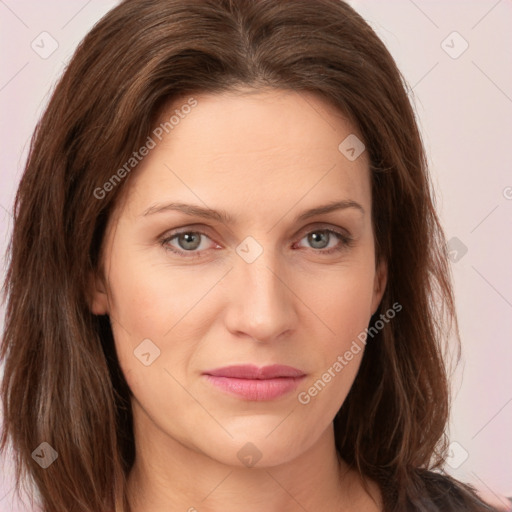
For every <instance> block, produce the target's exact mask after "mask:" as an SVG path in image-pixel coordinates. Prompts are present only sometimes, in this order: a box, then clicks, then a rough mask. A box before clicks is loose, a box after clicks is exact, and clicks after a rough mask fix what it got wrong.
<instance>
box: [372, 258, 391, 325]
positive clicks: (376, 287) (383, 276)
mask: <svg viewBox="0 0 512 512" xmlns="http://www.w3.org/2000/svg"><path fill="white" fill-rule="evenodd" d="M387 282H388V266H387V264H386V262H385V261H384V260H381V261H380V262H379V263H378V265H377V268H376V270H375V279H374V281H373V298H372V309H371V310H372V315H374V314H375V313H376V312H377V309H379V305H380V301H381V300H382V296H383V295H384V291H385V290H386V284H387Z"/></svg>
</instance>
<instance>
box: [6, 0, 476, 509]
mask: <svg viewBox="0 0 512 512" xmlns="http://www.w3.org/2000/svg"><path fill="white" fill-rule="evenodd" d="M242 86H243V87H253V88H261V87H274V88H281V89H289V90H295V91H297V92H300V91H311V92H314V93H315V94H317V95H318V96H320V97H322V98H323V99H325V100H327V101H328V102H329V103H330V104H331V105H332V106H333V108H334V109H338V110H339V111H340V112H342V113H343V114H345V115H346V116H348V118H349V119H351V120H353V122H354V123H355V124H356V126H357V127H358V128H359V131H360V133H361V134H362V136H363V138H364V144H365V145H366V149H367V151H368V155H369V158H370V164H371V180H372V210H373V218H372V222H373V225H374V232H375V234H376V235H375V236H376V256H377V258H378V260H379V261H380V260H385V261H386V262H387V263H388V284H387V288H386V291H385V294H384V297H383V299H382V302H381V305H380V308H379V311H378V312H377V314H376V315H377V316H378V315H379V313H380V311H386V310H388V309H389V308H392V305H393V304H394V303H395V302H399V303H400V304H401V305H402V306H403V310H402V311H401V312H400V314H399V318H398V319H397V320H396V321H392V322H389V323H386V324H385V326H384V328H383V329H381V330H380V331H379V332H378V334H377V335H376V336H375V337H374V338H373V339H369V341H368V344H367V347H366V351H365V354H364V357H363V361H362V364H361V367H360V370H359V373H358V375H357V377H356V379H355V382H354V384H353V386H352V388H351V391H350V393H349V395H348V397H347V399H346V400H345V402H344V404H343V406H342V407H341V409H340V411H339V412H338V414H337V416H336V418H335V436H336V446H337V449H338V451H339V452H340V454H341V455H342V457H343V458H344V459H345V460H346V461H347V462H348V463H349V464H352V465H353V466H354V467H356V468H357V469H358V471H359V472H360V473H361V475H364V476H366V477H370V478H373V479H375V480H376V481H377V482H378V484H379V486H380V488H381V491H382V494H383V498H384V505H385V510H386V511H410V510H448V509H449V510H454V509H457V510H462V509H464V510H475V511H476V510H484V509H485V508H484V506H483V504H481V502H479V501H478V500H477V498H476V496H475V495H474V493H473V490H472V489H471V488H470V487H468V486H465V485H463V484H460V485H456V486H455V480H451V479H450V478H449V477H448V476H444V475H442V474H440V473H438V472H437V473H436V472H432V471H427V470H429V469H430V470H431V469H435V468H441V465H442V463H443V461H444V459H445V456H446V434H445V427H446V423H447V418H448V412H449V394H448V380H447V371H446V367H445V363H444V359H443V353H442V352H443V347H444V342H445V341H446V340H447V339H448V334H449V332H450V331H451V329H452V328H454V331H455V333H456V335H457V336H458V328H457V323H456V316H455V307H454V299H453V292H452V288H451V279H450V274H449V267H448V263H447V257H446V253H445V239H444V235H443V231H442V228H441V226H440V223H439V220H438V217H437V215H436V212H435V208H434V204H433V199H432V198H433V193H432V191H431V185H430V182H429V177H428V172H427V163H426V158H425V154H424V149H423V145H422V141H421V138H420V134H419V132H418V128H417V125H416V121H415V118H414V113H413V110H412V108H411V105H410V102H409V98H408V94H407V86H406V84H405V81H404V80H403V78H402V76H401V74H400V72H399V71H398V69H397V67H396V65H395V62H394V60H393V58H392V57H391V55H390V54H389V52H388V51H387V50H386V48H385V47H384V45H383V43H382V42H381V41H380V40H379V38H378V37H377V35H376V34H375V33H374V32H373V30H372V29H371V28H370V27H369V26H368V24H367V23H366V22H365V21H364V20H363V19H362V18H361V16H360V15H358V14H357V13H356V12H355V11H354V10H353V9H352V8H351V7H350V6H348V5H347V4H346V3H343V2H341V1H339V0H294V1H286V0H279V1H277V0H190V1H188V2H183V1H182V0H151V1H148V0H125V1H124V2H122V3H121V4H120V5H119V6H117V7H116V8H114V9H113V10H112V11H110V12H109V13H108V14H107V15H106V16H105V17H104V18H103V19H102V20H101V21H100V22H98V23H97V24H96V25H95V27H94V28H93V29H92V30H91V31H90V33H89V34H88V35H87V36H86V38H85V39H84V40H83V42H82V43H81V44H80V45H79V47H78V49H77V51H76V53H75V55H74V56H73V59H72V60H71V62H70V64H69V66H68V67H67V69H66V71H65V73H64V75H63V76H62V78H61V80H60V82H59V83H58V86H57V87H56V89H55V91H54V94H53V96H52V98H51V101H50V103H49V105H48V107H47V109H46V112H45V114H44V115H43V117H42V119H41V120H40V122H39V124H38V126H37V128H36V130H35V133H34V136H33V139H32V143H31V147H30V153H29V158H28V162H27V165H26V168H25V172H24V174H23V176H22V179H21V182H20V185H19V189H18V192H17V196H16V200H15V206H14V231H13V236H12V240H11V243H10V246H9V250H10V253H9V255H10V261H9V267H8V272H7V277H6V282H5V285H4V287H5V289H4V292H5V296H6V297H7V299H8V300H7V308H6V324H5V333H4V337H3V343H2V347H1V352H0V358H1V359H2V360H3V361H4V362H5V374H4V378H3V381H2V388H1V394H2V399H3V412H4V430H3V432H2V437H1V445H0V447H1V448H2V450H5V448H6V446H7V445H8V441H9V440H10V441H11V443H12V446H13V448H14V450H15V451H14V454H15V460H16V471H17V473H16V474H17V482H18V485H19V483H20V482H21V481H22V480H23V479H24V477H25V476H27V475H28V476H29V477H30V478H31V479H33V481H34V482H35V484H36V485H37V488H38V490H39V491H40V495H41V500H42V505H43V508H44V510H45V511H47V512H53V511H59V512H61V511H62V510H66V511H75V510H80V511H88V512H93V511H94V512H98V511H107V510H113V509H115V510H116V511H121V510H127V509H128V508H129V507H128V504H127V500H126V477H127V474H128V472H129V470H130V468H131V466H132V464H133V461H134V440H133V431H132V424H131V420H132V417H131V407H130V392H129V389H128V386H127V384H126V382H125V380H124V378H123V375H122V373H121V371H120V368H119V365H118V362H117V359H116V354H115V350H114V344H113V339H112V332H111V329H110V324H109V321H108V318H107V317H102V316H95V315H93V314H92V313H91V312H90V310H89V301H88V290H89V284H90V275H91V273H94V272H99V270H100V268H99V264H100V250H101V247H102V239H103V235H104V231H105V226H106V222H107V220H108V219H109V216H110V215H111V212H112V210H113V208H114V206H115V205H116V201H117V198H118V197H119V195H120V193H121V190H122V189H123V187H124V186H125V185H126V181H128V180H129V179H130V176H127V177H126V179H124V180H123V182H122V183H119V185H118V186H116V187H114V188H113V189H112V190H111V191H109V193H108V194H105V196H104V197H103V198H101V199H98V198H97V195H95V190H97V189H98V188H101V187H103V185H104V184H105V183H106V182H107V181H109V179H110V178H111V177H112V175H113V172H115V170H116V169H118V168H119V167H120V166H122V165H123V164H124V163H125V162H126V161H127V160H128V159H129V158H130V156H131V155H132V152H133V151H134V150H136V149H137V148H139V147H141V146H142V145H143V144H144V142H145V141H146V139H147V137H148V135H149V134H150V133H151V130H152V128H153V127H154V122H155V120H156V119H157V116H158V115H159V113H160V112H161V111H162V108H163V107H164V106H165V105H167V104H168V103H169V101H172V100H173V98H176V97H178V96H182V95H183V94H193V93H200V92H210V93H212V92H213V93H215V92H222V91H227V90H233V89H235V88H238V87H242ZM340 142H341V141H340ZM135 172H136V171H135ZM373 320H374V318H372V321H373ZM454 322H455V323H454ZM457 340H458V338H457ZM459 355H460V354H459ZM43 441H46V442H48V443H49V444H50V445H51V446H52V447H53V448H54V449H55V450H56V451H57V452H58V459H57V462H55V463H54V464H52V465H51V466H49V467H48V468H47V469H44V470H43V469H42V468H41V467H40V466H39V465H38V464H37V463H36V462H35V461H34V460H33V459H32V457H31V453H32V452H33V450H34V449H35V448H36V447H37V446H38V445H39V444H40V443H41V442H43ZM449 481H450V482H452V483H453V484H454V486H453V489H455V488H457V489H458V491H457V492H453V490H452V491H450V492H448V489H452V488H451V487H447V482H449ZM443 500H444V501H443ZM445 506H446V508H442V507H445ZM457 507H459V508H457ZM461 507H464V508H461ZM466 507H467V508H466Z"/></svg>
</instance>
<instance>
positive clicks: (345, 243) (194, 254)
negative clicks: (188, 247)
mask: <svg viewBox="0 0 512 512" xmlns="http://www.w3.org/2000/svg"><path fill="white" fill-rule="evenodd" d="M187 233H193V234H197V235H203V236H206V237H207V238H209V237H208V235H207V234H206V233H203V232H201V231H192V230H183V231H178V232H174V233H171V234H170V235H169V236H166V237H165V238H164V239H162V240H161V242H160V243H161V245H162V247H163V248H164V249H165V250H166V251H170V252H172V253H174V254H177V255H179V256H183V257H185V258H199V257H201V256H202V254H201V253H202V252H203V251H182V250H179V249H176V248H174V247H171V246H169V245H167V244H168V243H169V242H170V241H171V240H173V239H174V238H176V237H178V236H179V235H184V234H187ZM312 233H329V234H332V235H335V236H336V237H337V238H338V239H339V240H340V242H341V244H339V245H337V246H336V247H331V248H330V249H327V250H323V249H312V250H313V251H314V252H316V253H320V254H333V253H338V252H341V251H343V250H345V249H348V248H350V247H352V245H353V243H354V239H353V238H352V237H350V236H348V235H346V234H344V233H341V232H339V231H336V230H334V229H329V228H323V229H322V228H320V229H318V228H317V229H313V230H311V231H308V232H307V233H305V234H304V236H302V237H301V240H302V239H303V238H305V237H307V236H308V235H310V234H312ZM329 241H330V239H329Z"/></svg>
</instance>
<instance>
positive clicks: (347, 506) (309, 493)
mask: <svg viewBox="0 0 512 512" xmlns="http://www.w3.org/2000/svg"><path fill="white" fill-rule="evenodd" d="M134 409H136V410H134V434H135V445H136V459H135V463H134V466H133V468H132V471H131V472H130V475H129V477H128V496H129V501H130V504H131V507H130V508H131V512H143V511H144V512H160V511H162V512H164V511H165V512H168V511H169V510H182V511H184V512H185V511H187V512H202V511H206V510H208V511H210V512H221V511H222V512H234V511H237V512H238V511H239V510H244V511H245V512H260V511H261V510H266V511H268V512H283V511H284V512H299V511H300V512H304V510H322V509H324V510H340V511H344V510H346V511H348V510H352V509H353V506H354V505H355V503H356V501H357V498H360V486H359V485H358V480H357V477H355V476H354V471H351V470H349V467H348V466H347V464H346V463H345V462H344V461H343V460H342V459H340V458H339V457H338V456H337V452H336V449H335V444H334V430H333V428H332V424H331V426H330V427H329V428H328V429H327V430H326V431H325V432H324V433H323V434H322V436H321V437H320V438H319V439H318V441H317V442H316V443H315V444H314V445H313V446H312V447H311V448H310V449H309V450H308V451H306V452H304V453H302V454H301V455H300V456H298V457H296V458H294V459H293V460H289V461H287V462H283V463H282V464H279V465H277V466H272V467H258V466H257V465H256V466H254V467H251V468H247V467H239V466H228V465H226V464H222V463H220V462H218V461H216V460H214V459H212V458H211V457H209V456H207V455H206V454H204V453H201V452H199V451H197V450H195V449H194V448H193V447H190V446H185V445H184V444H182V443H180V442H179V441H178V440H176V439H174V438H172V437H170V436H169V435H168V434H166V433H165V432H163V431H162V430H160V429H159V428H158V427H157V426H156V425H155V424H154V423H153V422H152V421H151V419H150V418H149V417H148V416H147V415H146V414H145V413H144V412H143V411H142V410H141V409H140V407H136V406H135V408H134Z"/></svg>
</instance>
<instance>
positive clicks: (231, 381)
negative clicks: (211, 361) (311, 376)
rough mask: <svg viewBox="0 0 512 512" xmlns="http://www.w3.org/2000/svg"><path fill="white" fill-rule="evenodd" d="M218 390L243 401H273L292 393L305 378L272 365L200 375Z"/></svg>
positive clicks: (209, 371) (208, 372) (228, 368)
mask: <svg viewBox="0 0 512 512" xmlns="http://www.w3.org/2000/svg"><path fill="white" fill-rule="evenodd" d="M203 376H204V377H205V379H206V380H207V381H208V382H209V383H210V384H212V385H213V386H214V387H216V388H217V389H218V390H220V391H223V392H225V393H228V394H231V395H237V396H238V397H240V398H243V399H245V400H252V401H263V400H273V399H275V398H278V397H281V396H283V395H286V394H288V393H290V392H291V391H293V390H294V389H295V388H296V387H297V386H298V384H299V382H300V381H301V380H303V379H304V377H305V376H306V374H305V373H304V372H303V371H302V370H299V369H297V368H294V367H292V366H286V365H280V364H274V365H270V366H264V367H262V368H259V367H257V366H254V365H235V366H225V367H223V368H216V369H213V370H207V371H205V372H203Z"/></svg>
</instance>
